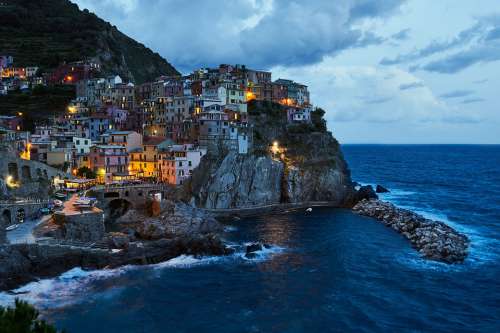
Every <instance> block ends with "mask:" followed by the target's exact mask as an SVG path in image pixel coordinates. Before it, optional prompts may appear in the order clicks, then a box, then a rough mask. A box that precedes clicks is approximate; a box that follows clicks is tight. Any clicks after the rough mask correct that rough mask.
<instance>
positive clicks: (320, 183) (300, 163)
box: [185, 103, 355, 209]
mask: <svg viewBox="0 0 500 333" xmlns="http://www.w3.org/2000/svg"><path fill="white" fill-rule="evenodd" d="M266 105H267V104H265V103H264V104H259V105H257V106H252V104H250V105H249V108H250V111H249V114H250V119H249V122H250V123H251V124H252V125H253V131H254V135H253V137H254V140H253V148H252V149H251V151H250V152H249V153H248V154H238V153H237V152H229V153H224V152H219V153H218V154H212V155H207V156H205V157H204V158H203V160H202V162H201V164H200V166H199V167H198V168H197V169H196V170H195V171H194V175H193V177H192V180H191V182H190V183H188V184H187V185H186V186H185V187H187V188H189V193H190V195H191V196H192V198H193V199H192V200H193V201H194V203H195V204H196V205H198V206H199V207H203V208H209V209H225V208H248V207H256V206H265V205H276V204H286V203H301V202H318V201H322V202H330V203H331V205H332V206H339V207H345V206H352V204H353V202H354V201H355V190H354V186H353V184H352V182H351V177H350V172H349V169H348V168H347V164H346V162H345V160H344V158H343V155H342V152H341V150H340V145H339V144H338V142H337V140H335V138H334V137H333V136H332V134H331V133H330V132H327V131H326V127H325V126H324V121H323V120H322V118H321V117H322V115H321V114H320V115H318V117H319V118H318V120H317V121H316V123H315V122H312V123H311V124H290V123H289V122H288V121H287V118H286V110H285V109H283V108H282V107H281V106H279V105H276V104H272V107H269V105H268V106H266ZM274 142H276V143H278V146H279V150H280V153H278V154H275V156H272V154H271V150H270V145H271V144H273V143H274Z"/></svg>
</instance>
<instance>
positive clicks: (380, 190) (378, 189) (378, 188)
mask: <svg viewBox="0 0 500 333" xmlns="http://www.w3.org/2000/svg"><path fill="white" fill-rule="evenodd" d="M375 192H377V193H388V192H389V190H388V189H386V188H385V187H383V186H382V185H377V187H376V188H375Z"/></svg>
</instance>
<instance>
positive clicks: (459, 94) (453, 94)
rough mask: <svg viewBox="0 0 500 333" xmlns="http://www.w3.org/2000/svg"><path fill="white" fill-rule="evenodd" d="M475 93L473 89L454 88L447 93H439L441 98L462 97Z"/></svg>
mask: <svg viewBox="0 0 500 333" xmlns="http://www.w3.org/2000/svg"><path fill="white" fill-rule="evenodd" d="M472 94H474V91H473V90H454V91H450V92H448V93H445V94H441V95H439V97H441V98H460V97H465V96H469V95H472Z"/></svg>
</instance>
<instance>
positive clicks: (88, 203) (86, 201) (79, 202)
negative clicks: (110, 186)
mask: <svg viewBox="0 0 500 333" xmlns="http://www.w3.org/2000/svg"><path fill="white" fill-rule="evenodd" d="M95 203H96V198H89V197H80V198H78V199H76V200H75V202H74V203H73V206H76V207H78V208H91V207H93V206H94V205H95Z"/></svg>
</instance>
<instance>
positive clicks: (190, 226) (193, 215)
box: [136, 203, 223, 239]
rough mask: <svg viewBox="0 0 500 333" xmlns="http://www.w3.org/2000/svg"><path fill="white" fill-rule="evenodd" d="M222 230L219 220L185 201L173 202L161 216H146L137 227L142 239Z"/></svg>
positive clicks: (201, 233)
mask: <svg viewBox="0 0 500 333" xmlns="http://www.w3.org/2000/svg"><path fill="white" fill-rule="evenodd" d="M222 230H223V229H222V226H221V225H220V224H219V222H217V220H215V219H214V218H213V217H212V216H210V215H209V214H208V213H206V212H204V211H203V210H201V209H197V208H193V207H191V206H188V205H186V204H183V203H175V204H174V203H171V204H170V205H169V207H168V208H167V209H166V210H164V211H162V213H161V215H160V216H158V217H151V218H145V219H143V220H142V221H141V222H140V223H139V224H138V226H137V228H136V232H137V234H138V236H139V237H140V238H142V239H160V238H171V237H173V236H187V235H194V234H196V235H204V234H209V233H217V232H221V231H222Z"/></svg>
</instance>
